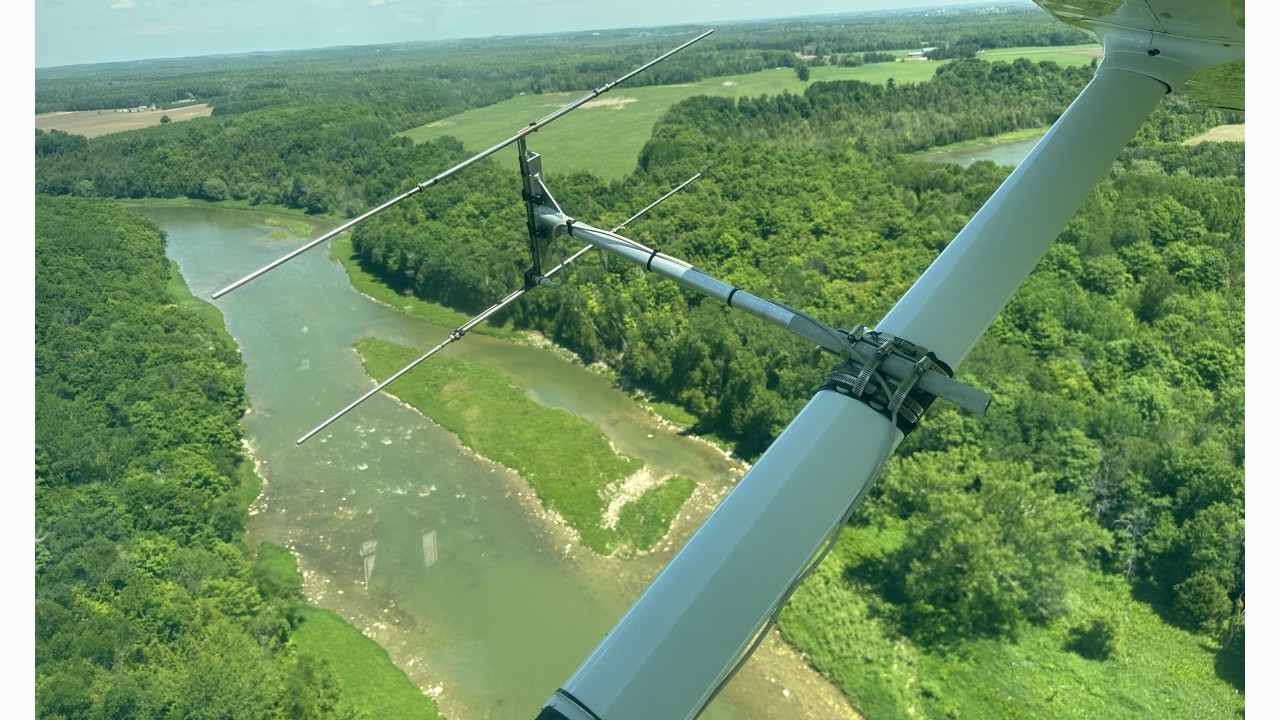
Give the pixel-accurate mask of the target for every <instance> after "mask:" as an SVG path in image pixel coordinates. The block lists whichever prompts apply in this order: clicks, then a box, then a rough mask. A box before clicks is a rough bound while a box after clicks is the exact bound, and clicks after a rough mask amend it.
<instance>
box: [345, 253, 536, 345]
mask: <svg viewBox="0 0 1280 720" xmlns="http://www.w3.org/2000/svg"><path fill="white" fill-rule="evenodd" d="M329 254H330V256H331V257H332V258H333V259H334V260H336V261H338V262H339V263H341V265H342V267H343V268H344V269H346V271H347V275H348V276H349V277H350V278H351V286H352V287H353V288H355V289H356V291H358V292H360V293H362V294H364V295H368V296H369V297H371V298H373V299H374V300H377V301H378V302H381V303H384V304H386V305H389V306H391V307H393V308H395V309H397V310H400V311H401V312H404V313H407V314H409V315H412V316H413V317H416V318H419V319H421V320H425V321H427V322H429V323H431V324H433V325H439V326H441V327H447V328H457V327H461V326H462V325H463V324H464V323H466V322H467V321H468V320H470V319H471V316H470V315H465V314H463V313H460V312H458V311H456V310H451V309H449V308H447V307H444V306H443V305H437V304H435V303H432V302H427V301H426V300H419V299H418V298H416V297H413V296H412V295H402V294H400V293H399V292H396V291H395V290H394V289H393V288H391V287H390V286H389V285H387V284H386V283H385V282H383V281H382V280H381V279H380V278H378V277H376V276H374V275H372V274H370V273H368V272H365V270H364V268H362V267H360V261H359V260H358V259H357V258H356V256H355V252H354V251H353V250H352V248H351V239H350V238H348V237H345V236H344V237H340V238H338V239H337V240H334V241H333V242H331V243H330V244H329ZM471 332H474V333H480V334H482V335H493V336H494V337H502V338H507V339H511V340H515V339H519V338H520V337H521V336H520V334H519V333H516V332H515V331H513V330H509V329H507V328H503V327H499V326H497V325H490V324H488V323H483V324H481V325H478V326H477V327H475V328H474V329H472V330H471Z"/></svg>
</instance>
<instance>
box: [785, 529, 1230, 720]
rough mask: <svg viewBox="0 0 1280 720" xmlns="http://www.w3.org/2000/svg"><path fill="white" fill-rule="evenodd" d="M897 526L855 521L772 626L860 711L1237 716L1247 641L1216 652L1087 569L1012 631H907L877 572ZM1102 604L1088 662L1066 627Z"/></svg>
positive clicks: (1014, 719) (1119, 584) (1121, 585)
mask: <svg viewBox="0 0 1280 720" xmlns="http://www.w3.org/2000/svg"><path fill="white" fill-rule="evenodd" d="M902 533H903V528H902V526H901V522H889V523H886V524H885V525H884V526H883V527H872V528H868V527H859V528H853V527H851V528H850V529H849V530H848V531H846V532H845V533H844V535H843V536H842V537H841V539H840V542H839V544H838V546H837V547H836V549H835V551H833V552H832V555H831V557H830V558H828V559H827V561H826V562H824V563H823V564H822V565H820V566H819V567H818V569H817V571H816V572H815V573H814V574H813V576H812V577H810V578H809V580H808V581H807V582H805V584H804V585H802V586H800V588H799V590H797V592H796V594H795V597H794V598H792V600H791V602H790V604H788V605H787V607H786V609H785V610H784V611H783V614H782V619H781V621H780V623H779V624H780V626H781V630H782V633H783V635H784V636H786V637H787V639H788V640H789V641H791V642H793V643H794V644H796V645H797V646H798V647H801V648H804V649H805V650H806V651H807V652H808V653H809V654H810V655H811V656H812V659H813V662H814V664H815V666H817V667H819V668H820V669H821V670H822V671H823V672H824V673H826V674H827V675H828V676H829V677H830V678H831V679H832V681H833V682H835V683H836V685H838V686H839V687H840V688H841V689H842V690H843V691H844V692H845V694H846V695H848V697H849V698H850V700H852V701H853V703H854V705H855V706H856V707H858V708H859V709H860V710H861V711H862V712H863V713H864V714H865V715H866V716H867V717H869V718H881V717H883V718H890V717H912V716H914V717H920V718H991V719H993V720H997V719H1008V720H1020V719H1026V718H1082V719H1083V718H1204V719H1206V720H1208V719H1215V718H1220V719H1222V720H1226V719H1228V718H1236V717H1243V716H1244V665H1243V664H1244V648H1243V643H1239V644H1237V645H1235V646H1233V647H1232V648H1231V649H1229V650H1222V649H1221V648H1220V647H1219V645H1218V643H1217V641H1216V640H1215V639H1214V638H1211V637H1209V636H1205V635H1196V634H1193V633H1189V632H1187V631H1185V630H1181V629H1178V628H1175V627H1172V626H1170V625H1168V624H1167V623H1166V622H1165V621H1164V620H1162V619H1161V617H1160V615H1159V614H1158V613H1157V611H1156V610H1155V609H1153V608H1152V607H1151V605H1149V604H1147V603H1145V602H1142V601H1141V600H1138V599H1136V598H1135V597H1134V596H1133V591H1132V590H1131V589H1130V588H1129V587H1128V585H1127V584H1126V583H1125V582H1124V581H1123V580H1122V579H1120V578H1118V577H1115V576H1111V577H1103V576H1101V575H1094V576H1093V579H1092V580H1091V581H1089V582H1086V583H1084V584H1082V585H1081V586H1080V587H1077V588H1076V589H1075V591H1074V594H1075V597H1074V601H1073V607H1074V609H1073V610H1072V612H1070V613H1069V614H1068V615H1067V616H1065V617H1062V618H1059V619H1057V620H1055V621H1053V622H1052V623H1049V624H1047V625H1044V626H1040V625H1029V626H1027V627H1025V628H1024V629H1023V630H1022V631H1021V632H1020V633H1019V635H1018V637H1017V639H1015V640H1001V639H971V640H967V641H964V642H961V643H959V644H956V645H938V646H928V645H922V644H917V643H913V642H909V641H907V640H905V639H904V638H903V636H902V635H901V634H900V631H899V630H898V629H897V627H896V625H895V623H894V621H893V617H894V613H895V612H896V611H895V608H894V606H893V605H892V604H891V602H890V601H887V600H886V599H885V598H884V597H883V595H882V590H880V588H881V587H882V586H883V583H884V582H885V578H883V577H877V576H876V570H875V568H877V567H879V565H878V560H879V559H880V558H883V557H884V556H885V554H886V553H888V552H891V551H892V550H893V548H894V547H895V546H896V545H897V544H898V543H900V542H901V536H902ZM1100 613H1101V614H1103V615H1106V616H1109V617H1111V618H1112V619H1113V623H1114V627H1115V628H1116V632H1117V636H1118V637H1117V642H1116V650H1115V652H1114V654H1113V655H1112V656H1111V657H1108V658H1106V659H1090V658H1088V657H1084V656H1082V655H1081V654H1080V653H1078V652H1075V651H1073V650H1072V649H1071V637H1072V631H1073V629H1075V628H1078V627H1080V626H1082V625H1084V624H1085V623H1087V622H1088V621H1089V620H1090V619H1091V618H1093V617H1097V616H1098V615H1099V614H1100ZM852 648H856V650H852V651H851V649H852Z"/></svg>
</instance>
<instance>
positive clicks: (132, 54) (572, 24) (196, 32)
mask: <svg viewBox="0 0 1280 720" xmlns="http://www.w3.org/2000/svg"><path fill="white" fill-rule="evenodd" d="M981 1H982V0H809V1H808V2H802V3H793V2H785V1H784V0H645V1H642V2H618V1H617V0H35V66H36V67H51V66H55V65H76V64H81V63H101V62H115V61H119V60H141V59H146V58H158V57H188V56H195V55H218V54H223V53H241V52H252V51H257V50H297V49H303V48H319V47H333V46H338V45H373V44H380V43H391V42H405V41H415V40H442V39H446V38H470V37H488V36H492V35H527V34H536V33H551V32H564V31H573V30H602V29H611V28H627V27H643V26H655V25H679V24H685V23H708V24H710V23H714V22H717V21H725V20H746V19H758V18H771V17H791V16H798V15H821V14H828V13H841V12H856V11H861V10H879V9H885V8H923V7H935V6H955V5H973V4H981ZM1010 1H1011V0H991V2H990V3H989V4H1006V3H1008V2H1010ZM1012 1H1013V2H1019V1H1021V2H1025V3H1026V4H1027V6H1028V7H1031V6H1032V3H1031V0H1012Z"/></svg>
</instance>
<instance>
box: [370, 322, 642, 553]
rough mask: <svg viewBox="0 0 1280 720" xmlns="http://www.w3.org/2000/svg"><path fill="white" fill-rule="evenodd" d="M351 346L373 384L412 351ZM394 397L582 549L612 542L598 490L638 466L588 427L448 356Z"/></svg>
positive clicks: (607, 548)
mask: <svg viewBox="0 0 1280 720" xmlns="http://www.w3.org/2000/svg"><path fill="white" fill-rule="evenodd" d="M356 349H357V351H358V352H359V353H360V356H361V358H362V359H363V360H364V364H365V370H366V372H368V373H369V375H370V376H371V377H373V378H376V379H378V380H383V379H385V378H387V377H389V376H390V375H391V374H392V373H393V372H395V371H397V370H399V369H400V368H402V367H404V366H405V365H406V364H408V363H409V362H411V361H412V360H413V359H415V358H416V357H417V356H418V354H419V353H418V351H416V350H413V349H411V348H406V347H403V346H400V345H395V344H393V343H388V342H385V341H382V340H377V339H373V338H365V339H363V340H361V341H360V342H359V343H357V345H356ZM395 392H396V395H397V396H398V397H400V398H401V399H402V400H404V401H405V402H407V403H409V404H410V405H412V406H413V407H415V408H417V409H418V410H419V411H420V412H422V413H423V414H424V415H426V416H427V417H430V418H431V419H433V420H435V421H436V422H438V423H440V425H442V426H443V427H445V428H446V429H448V430H450V431H451V432H454V433H456V434H457V435H458V437H459V439H461V440H462V442H463V444H465V445H466V446H467V447H469V448H471V449H472V450H475V451H476V452H477V453H479V454H480V455H482V456H484V457H487V458H489V459H491V460H494V461H497V462H499V463H502V464H503V465H505V466H507V467H509V468H511V469H512V470H515V471H516V472H517V473H519V474H520V475H521V476H522V477H523V478H524V479H525V481H526V482H528V483H529V486H530V487H532V488H533V490H534V492H535V493H537V495H538V497H539V498H540V499H541V501H542V504H543V505H544V506H546V507H547V508H548V509H550V510H553V511H555V512H556V513H558V514H559V515H560V516H561V517H563V518H564V520H565V522H566V523H568V524H569V526H570V527H572V528H573V529H574V530H576V531H577V532H578V535H579V536H580V537H581V538H582V542H583V544H584V545H586V546H587V547H589V548H591V549H592V550H594V551H596V552H598V553H600V554H602V555H608V554H609V553H610V552H612V551H613V549H614V548H615V547H617V546H618V545H619V539H620V538H619V535H618V532H617V531H616V530H611V529H608V528H605V527H604V526H603V525H602V520H603V518H604V511H605V509H606V508H607V502H606V501H605V499H604V494H603V493H604V490H605V488H607V487H608V486H610V485H612V484H614V483H616V482H618V481H620V480H622V479H624V478H626V477H628V476H629V475H631V474H632V473H634V472H635V471H637V470H639V469H640V467H641V465H642V464H643V463H642V462H641V461H640V460H637V459H636V458H632V457H627V456H624V455H619V454H617V453H615V452H614V451H613V449H612V448H611V447H610V446H609V440H608V438H606V437H605V435H604V434H603V433H602V432H600V429H599V428H597V427H596V426H595V425H592V424H591V423H590V422H588V421H586V420H584V419H582V418H580V417H578V416H576V415H573V414H570V413H569V412H566V411H564V410H559V409H551V408H548V407H545V406H542V405H539V404H538V403H536V402H534V401H533V400H530V399H529V397H528V396H527V395H525V393H524V391H522V390H521V389H519V388H517V387H516V386H515V385H513V384H512V383H511V381H510V379H508V378H507V376H506V375H504V374H503V373H502V372H500V371H498V370H495V369H493V368H488V367H484V366H482V365H477V364H475V363H470V362H467V361H465V360H459V359H455V358H433V359H432V361H431V362H430V363H424V364H422V365H420V366H419V367H418V368H417V370H416V371H415V372H414V373H412V374H410V375H406V376H404V377H403V378H401V379H400V380H398V381H397V385H396V387H395Z"/></svg>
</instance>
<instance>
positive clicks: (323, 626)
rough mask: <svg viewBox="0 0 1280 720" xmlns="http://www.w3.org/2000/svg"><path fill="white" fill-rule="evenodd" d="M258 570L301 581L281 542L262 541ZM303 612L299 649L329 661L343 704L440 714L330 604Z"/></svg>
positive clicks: (409, 714) (389, 713) (381, 711)
mask: <svg viewBox="0 0 1280 720" xmlns="http://www.w3.org/2000/svg"><path fill="white" fill-rule="evenodd" d="M257 570H258V572H259V573H260V574H264V575H266V576H267V577H270V578H271V579H272V580H273V581H274V582H279V583H282V584H286V585H293V586H295V587H298V588H301V587H302V576H301V575H300V574H299V573H298V564H297V561H296V559H295V558H294V557H293V553H290V552H289V551H288V550H286V549H284V548H282V547H280V546H279V545H273V544H271V543H263V544H262V546H261V547H260V548H259V549H258V558H257ZM301 617H302V622H301V623H299V625H298V627H297V628H295V629H294V631H293V644H294V647H296V648H297V651H298V655H299V656H300V657H303V658H307V659H310V660H314V661H318V662H320V663H321V664H324V665H328V666H329V668H330V669H331V670H332V671H333V672H334V674H335V675H337V676H338V680H339V682H340V683H341V686H342V698H343V704H344V705H348V706H349V707H350V708H358V709H359V711H360V713H361V714H360V717H371V718H422V720H440V717H441V716H440V712H439V711H438V710H437V709H436V705H435V703H434V702H432V700H431V698H429V697H427V696H426V695H424V694H423V693H422V690H421V689H419V688H418V686H417V685H415V684H414V683H413V681H412V680H410V679H409V676H408V675H405V674H404V671H403V670H401V669H400V668H399V667H397V666H396V665H395V663H393V662H391V658H390V656H388V655H387V651H386V650H384V649H382V647H381V646H380V645H378V643H376V642H374V641H373V640H371V639H370V638H368V637H365V635H364V634H363V633H361V632H360V631H359V630H357V629H355V628H354V627H352V626H351V625H350V624H349V623H347V622H346V621H345V620H343V619H342V618H341V617H339V616H338V615H337V614H336V613H334V612H331V611H329V610H322V609H320V608H316V607H312V606H309V605H307V606H303V607H302V609H301Z"/></svg>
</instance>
